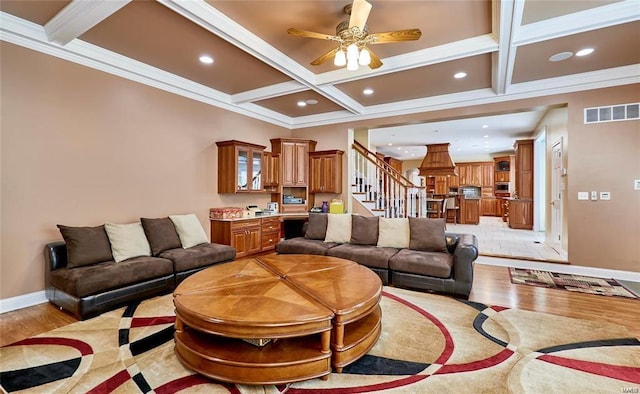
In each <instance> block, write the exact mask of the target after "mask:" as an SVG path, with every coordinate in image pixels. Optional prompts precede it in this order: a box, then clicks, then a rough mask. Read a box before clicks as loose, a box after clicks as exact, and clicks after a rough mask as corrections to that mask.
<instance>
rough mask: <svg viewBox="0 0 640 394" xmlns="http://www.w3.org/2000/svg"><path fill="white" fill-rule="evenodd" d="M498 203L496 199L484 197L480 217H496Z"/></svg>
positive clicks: (481, 201)
mask: <svg viewBox="0 0 640 394" xmlns="http://www.w3.org/2000/svg"><path fill="white" fill-rule="evenodd" d="M496 201H497V200H496V199H495V198H494V197H482V198H481V199H480V216H496V214H497V207H496Z"/></svg>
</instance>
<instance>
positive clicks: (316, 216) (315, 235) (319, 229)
mask: <svg viewBox="0 0 640 394" xmlns="http://www.w3.org/2000/svg"><path fill="white" fill-rule="evenodd" d="M307 223H308V224H307V231H306V232H305V234H304V237H305V238H309V239H319V240H320V241H324V238H325V237H326V236H327V214H326V213H310V214H309V221H308V222H307Z"/></svg>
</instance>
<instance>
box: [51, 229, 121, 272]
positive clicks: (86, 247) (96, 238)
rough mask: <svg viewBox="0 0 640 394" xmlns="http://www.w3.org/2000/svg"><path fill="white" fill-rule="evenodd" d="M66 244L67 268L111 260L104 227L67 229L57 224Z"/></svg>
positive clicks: (109, 245) (109, 246)
mask: <svg viewBox="0 0 640 394" xmlns="http://www.w3.org/2000/svg"><path fill="white" fill-rule="evenodd" d="M58 228H59V229H60V234H62V238H64V242H65V243H66V244H67V267H68V268H75V267H81V266H83V265H89V264H95V263H101V262H103V261H110V260H113V256H112V255H111V244H110V243H109V237H108V236H107V232H106V231H105V229H104V225H102V226H97V227H69V226H63V225H62V224H58Z"/></svg>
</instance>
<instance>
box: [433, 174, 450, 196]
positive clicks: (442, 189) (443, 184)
mask: <svg viewBox="0 0 640 394" xmlns="http://www.w3.org/2000/svg"><path fill="white" fill-rule="evenodd" d="M448 192H449V182H448V179H447V176H442V175H438V176H436V177H435V193H436V194H447V193H448Z"/></svg>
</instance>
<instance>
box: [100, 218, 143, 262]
mask: <svg viewBox="0 0 640 394" xmlns="http://www.w3.org/2000/svg"><path fill="white" fill-rule="evenodd" d="M104 229H105V230H106V231H107V235H108V236H109V242H110V243H111V252H112V253H113V259H114V260H115V262H116V263H118V262H120V261H124V260H127V259H131V258H133V257H140V256H151V248H150V247H149V241H147V237H146V236H145V235H144V229H143V228H142V224H141V223H129V224H115V223H108V222H107V223H105V224H104Z"/></svg>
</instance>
